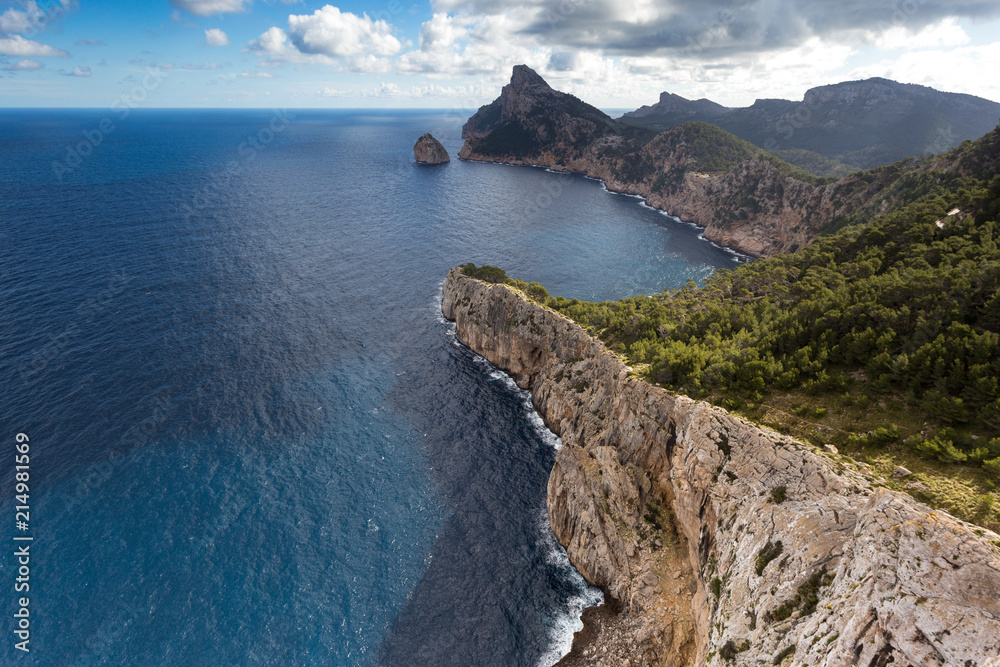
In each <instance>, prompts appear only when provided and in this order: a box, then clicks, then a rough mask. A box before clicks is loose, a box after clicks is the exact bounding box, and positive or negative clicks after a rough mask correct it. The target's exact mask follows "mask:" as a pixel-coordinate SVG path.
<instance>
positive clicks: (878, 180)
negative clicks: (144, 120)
mask: <svg viewBox="0 0 1000 667" xmlns="http://www.w3.org/2000/svg"><path fill="white" fill-rule="evenodd" d="M462 136H463V137H464V138H465V139H466V141H465V144H464V145H463V146H462V149H461V151H460V152H459V157H460V158H463V159H468V160H481V161H492V162H505V163H510V164H531V165H542V166H546V167H549V168H551V169H553V170H562V171H578V172H583V173H586V174H587V175H588V176H591V177H594V178H600V179H602V180H603V181H604V182H605V184H606V185H607V187H608V189H609V190H612V191H615V192H624V193H628V194H634V195H641V196H643V197H645V198H646V200H647V201H648V203H649V204H650V205H651V206H655V207H656V208H659V209H661V210H664V211H666V212H668V213H670V214H671V215H675V216H678V217H680V218H682V219H683V220H686V221H689V222H694V223H696V224H698V225H700V226H702V227H705V237H706V238H708V239H709V240H711V241H714V242H716V243H719V244H722V245H725V246H728V247H731V248H734V249H736V250H739V251H741V252H744V253H747V254H750V255H754V256H771V255H776V254H779V253H782V252H788V251H791V250H795V249H797V248H799V247H802V246H804V245H805V244H807V243H808V242H809V241H811V240H812V239H813V238H815V237H816V236H818V235H819V234H821V233H822V232H823V231H825V230H828V229H830V228H831V227H832V226H835V225H837V224H839V223H840V222H842V221H844V220H846V219H847V218H848V217H850V216H852V215H855V214H857V213H858V212H859V211H862V210H863V209H864V208H865V207H869V206H872V205H873V201H874V200H875V198H876V195H877V194H878V193H880V192H882V191H883V190H885V189H886V188H888V187H889V186H891V185H892V184H893V183H894V182H896V180H898V179H899V178H900V176H902V175H904V174H905V173H907V171H908V170H912V169H913V168H915V167H914V166H913V165H900V166H894V167H887V168H884V169H881V170H877V171H873V172H864V173H859V174H854V175H851V176H848V177H846V178H844V179H842V180H840V181H837V182H835V183H830V184H827V185H819V184H816V182H815V181H816V179H815V178H810V177H809V176H808V175H807V174H805V173H804V172H801V171H796V170H795V168H793V167H792V166H791V165H788V164H787V163H784V162H782V161H781V160H779V159H777V158H775V157H774V156H772V155H770V154H768V153H766V152H764V151H763V150H761V149H759V148H757V147H755V146H753V145H751V144H749V143H747V142H745V141H743V140H741V139H739V138H737V137H734V136H733V135H730V134H728V133H726V132H724V131H722V130H719V129H718V128H716V127H714V126H711V125H707V124H704V123H688V124H685V125H681V126H678V127H674V128H671V129H669V130H666V131H664V132H662V133H660V134H654V133H653V132H651V131H649V130H647V129H644V128H637V127H631V126H628V125H623V124H621V123H616V122H615V121H614V120H612V119H611V118H610V117H608V116H607V115H606V114H604V113H603V112H601V111H600V110H598V109H596V108H594V107H592V106H590V105H588V104H586V103H584V102H581V101H580V100H578V99H577V98H575V97H573V96H572V95H568V94H566V93H562V92H559V91H556V90H553V89H552V88H551V87H550V86H549V85H548V84H547V83H546V82H545V81H544V80H543V79H542V78H541V77H540V76H538V74H536V73H535V72H534V71H532V70H531V69H529V68H528V67H525V66H524V65H519V66H517V67H515V68H514V72H513V75H512V77H511V82H510V83H509V84H508V85H506V86H504V87H503V90H502V91H501V94H500V97H499V98H497V99H496V100H495V101H494V102H493V103H491V104H489V105H487V106H484V107H482V108H481V109H479V111H478V112H477V113H476V114H475V115H473V116H472V117H471V118H470V119H469V120H468V122H467V123H466V124H465V126H464V128H463V130H462ZM881 206H882V202H881V201H879V202H877V205H875V208H874V209H873V210H874V211H875V212H881V209H880V208H879V207H881Z"/></svg>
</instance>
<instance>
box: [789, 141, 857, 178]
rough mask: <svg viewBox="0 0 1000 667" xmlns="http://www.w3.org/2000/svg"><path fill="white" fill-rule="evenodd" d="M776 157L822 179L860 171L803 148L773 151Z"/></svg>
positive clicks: (852, 166)
mask: <svg viewBox="0 0 1000 667" xmlns="http://www.w3.org/2000/svg"><path fill="white" fill-rule="evenodd" d="M773 153H774V155H775V156H776V157H779V158H781V159H782V160H784V161H785V162H787V163H789V164H793V165H795V166H796V167H799V168H801V169H804V170H806V171H808V172H809V173H810V174H815V175H816V176H823V177H833V178H843V177H844V176H847V175H848V174H853V173H854V172H856V171H861V168H860V167H855V166H854V165H850V164H845V163H843V162H840V161H838V160H834V159H833V158H828V157H826V156H824V155H820V154H819V153H814V152H813V151H807V150H805V149H804V148H789V149H786V150H776V151H773Z"/></svg>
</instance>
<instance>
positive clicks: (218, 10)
mask: <svg viewBox="0 0 1000 667" xmlns="http://www.w3.org/2000/svg"><path fill="white" fill-rule="evenodd" d="M170 4H172V5H173V6H174V7H177V8H178V9H183V10H184V11H186V12H188V13H189V14H194V15H195V16H211V15H213V14H233V13H239V12H245V11H247V9H249V5H250V0H170Z"/></svg>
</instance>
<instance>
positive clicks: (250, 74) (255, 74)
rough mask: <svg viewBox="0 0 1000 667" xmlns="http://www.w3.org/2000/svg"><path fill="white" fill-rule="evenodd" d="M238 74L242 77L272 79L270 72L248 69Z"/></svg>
mask: <svg viewBox="0 0 1000 667" xmlns="http://www.w3.org/2000/svg"><path fill="white" fill-rule="evenodd" d="M240 76H241V77H242V78H244V79H273V78H274V75H273V74H271V73H270V72H251V71H249V70H247V71H245V72H240Z"/></svg>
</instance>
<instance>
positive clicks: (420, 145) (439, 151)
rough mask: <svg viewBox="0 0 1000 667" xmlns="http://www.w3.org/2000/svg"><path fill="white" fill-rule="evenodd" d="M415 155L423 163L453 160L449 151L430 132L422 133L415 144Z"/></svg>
mask: <svg viewBox="0 0 1000 667" xmlns="http://www.w3.org/2000/svg"><path fill="white" fill-rule="evenodd" d="M413 157H414V159H416V161H417V162H420V163H422V164H444V163H445V162H451V157H449V155H448V151H447V150H446V149H445V147H444V146H442V145H441V142H440V141H438V140H437V139H435V138H434V137H433V135H431V133H430V132H428V133H427V134H424V135H421V137H420V138H419V139H417V143H415V144H413Z"/></svg>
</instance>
